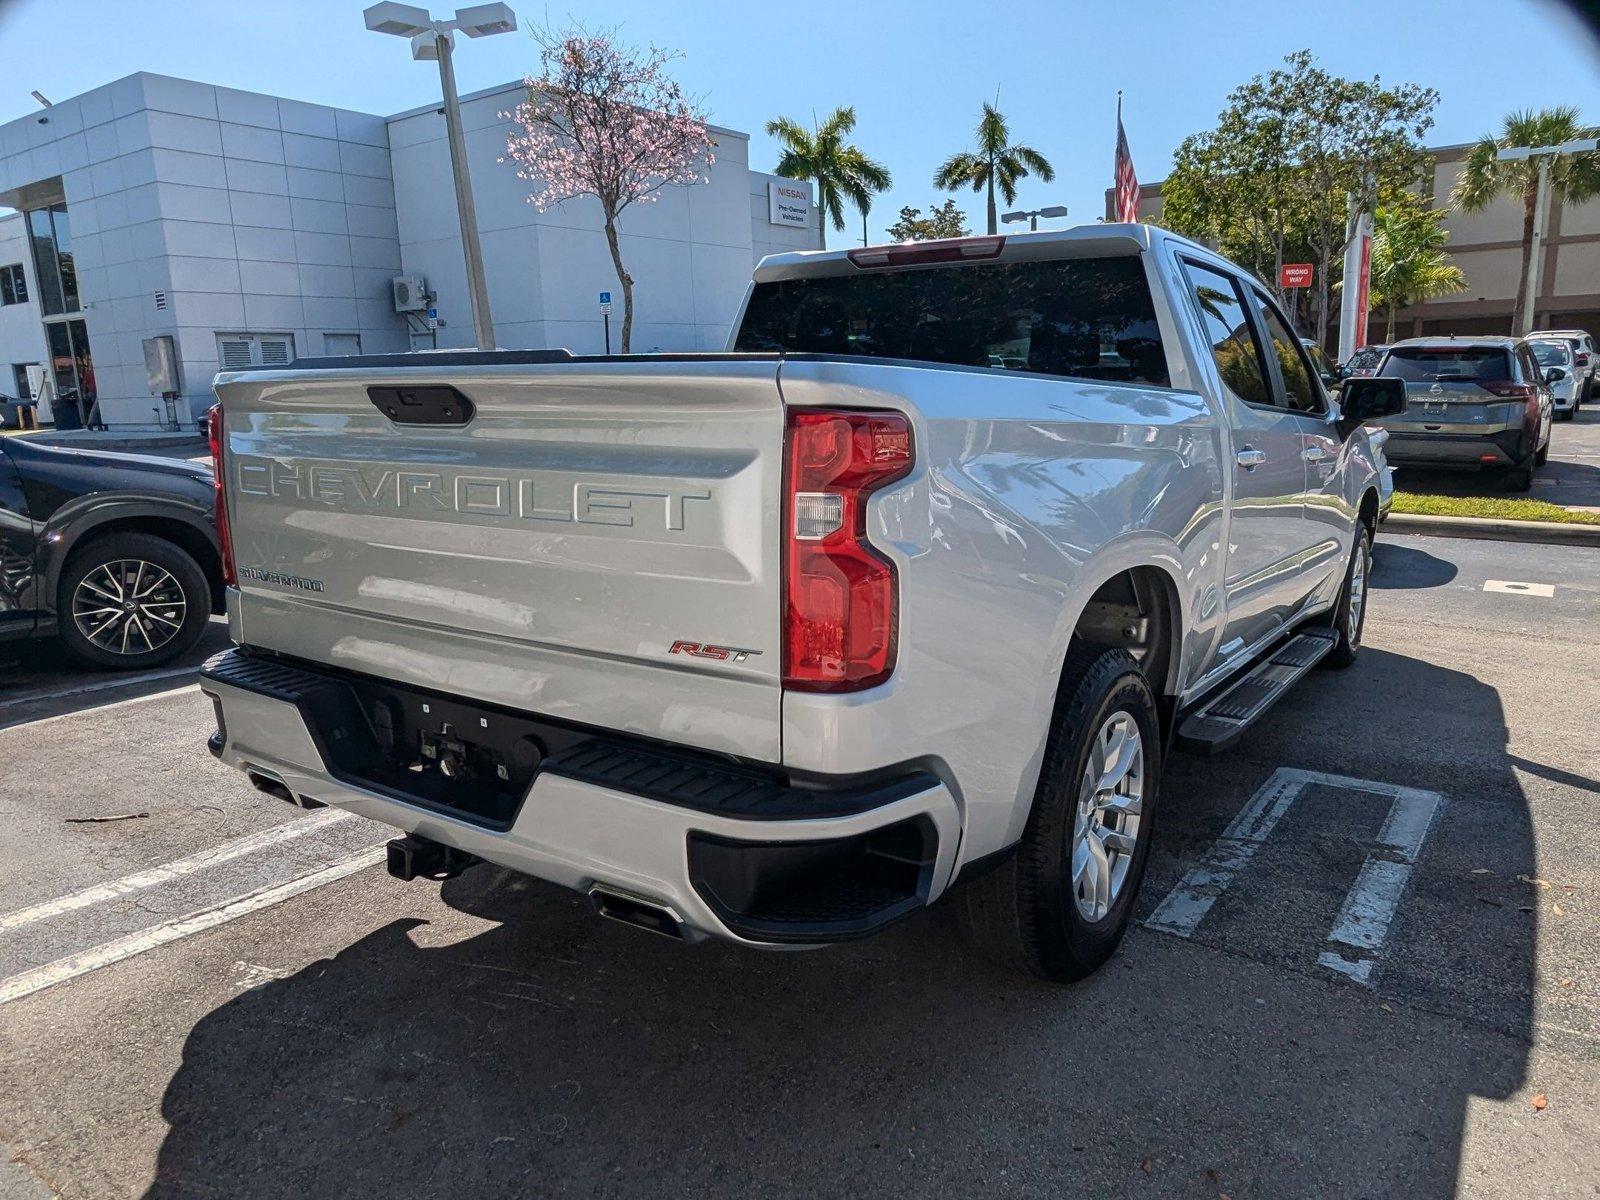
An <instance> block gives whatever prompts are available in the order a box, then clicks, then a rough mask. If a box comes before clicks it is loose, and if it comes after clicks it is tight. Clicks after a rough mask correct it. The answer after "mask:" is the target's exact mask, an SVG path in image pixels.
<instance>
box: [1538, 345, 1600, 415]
mask: <svg viewBox="0 0 1600 1200" xmlns="http://www.w3.org/2000/svg"><path fill="white" fill-rule="evenodd" d="M1524 337H1525V338H1526V339H1527V340H1528V341H1550V340H1552V339H1560V340H1561V341H1563V342H1566V343H1567V345H1569V346H1571V347H1572V362H1573V371H1572V373H1573V376H1574V378H1576V379H1577V381H1578V397H1577V402H1578V404H1580V405H1583V404H1587V403H1589V401H1590V399H1591V398H1593V396H1594V373H1595V369H1596V368H1597V367H1600V357H1597V351H1596V350H1595V344H1594V336H1593V335H1592V334H1589V333H1585V332H1584V331H1583V330H1582V329H1542V330H1539V331H1538V332H1536V333H1529V334H1525V335H1524Z"/></svg>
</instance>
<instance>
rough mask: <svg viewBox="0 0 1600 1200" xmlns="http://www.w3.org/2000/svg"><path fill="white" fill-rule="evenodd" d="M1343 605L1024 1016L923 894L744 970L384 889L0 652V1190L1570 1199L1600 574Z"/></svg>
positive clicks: (666, 947) (1555, 555) (376, 876)
mask: <svg viewBox="0 0 1600 1200" xmlns="http://www.w3.org/2000/svg"><path fill="white" fill-rule="evenodd" d="M1372 585H1373V589H1374V590H1373V594H1372V601H1371V605H1372V606H1371V609H1370V616H1369V620H1368V625H1367V637H1366V641H1367V645H1366V648H1365V650H1364V651H1363V654H1362V657H1361V659H1360V661H1359V662H1358V663H1357V665H1356V666H1355V667H1354V668H1352V669H1351V670H1349V671H1346V672H1343V673H1334V672H1317V673H1315V674H1314V675H1313V676H1311V677H1310V679H1309V680H1308V681H1306V682H1303V683H1302V684H1300V685H1299V686H1298V688H1297V689H1296V692H1295V693H1294V694H1292V695H1291V696H1290V697H1289V699H1288V700H1286V701H1285V702H1284V703H1283V704H1281V705H1280V706H1279V707H1278V709H1277V710H1276V711H1275V712H1274V713H1273V714H1271V715H1270V717H1269V718H1268V719H1267V720H1266V721H1265V722H1264V723H1263V725H1262V726H1260V727H1258V728H1257V729H1256V730H1255V731H1253V732H1252V733H1251V734H1250V736H1249V737H1248V738H1247V739H1246V740H1245V741H1244V743H1242V744H1241V745H1240V746H1239V747H1238V748H1237V749H1236V750H1234V751H1233V752H1232V753H1230V754H1228V755H1226V756H1223V757H1220V758H1215V759H1196V758H1188V757H1177V758H1175V759H1173V760H1172V763H1171V765H1170V767H1169V770H1168V776H1167V779H1166V786H1165V807H1164V810H1163V812H1162V814H1161V817H1160V824H1159V825H1158V827H1157V842H1156V845H1155V851H1154V855H1153V857H1152V866H1151V871H1150V874H1149V876H1148V878H1147V880H1146V883H1145V887H1144V891H1143V893H1142V895H1141V910H1140V918H1141V924H1140V925H1139V926H1138V927H1137V928H1135V929H1134V931H1133V932H1132V933H1131V934H1130V936H1129V938H1128V940H1127V942H1126V943H1125V944H1124V946H1123V949H1122V951H1121V953H1120V954H1119V956H1118V957H1117V958H1116V959H1115V960H1113V962H1112V963H1111V964H1110V965H1109V967H1108V968H1107V969H1105V970H1104V971H1102V972H1101V973H1100V974H1099V975H1097V976H1096V977H1095V978H1093V979H1091V980H1090V981H1088V982H1087V983H1085V984H1083V985H1080V986H1078V987H1075V988H1067V989H1063V988H1057V987H1051V986H1046V985H1042V984H1037V983H1033V982H1028V981H1023V980H1019V979H1017V978H1014V977H1011V976H1009V975H1007V974H1005V973H1003V972H1001V971H999V970H997V969H995V968H993V967H991V966H989V965H988V964H987V962H986V961H985V960H984V959H983V958H982V957H980V956H978V955H975V954H973V953H971V952H970V950H969V949H968V948H966V947H965V946H964V945H963V944H962V943H961V941H960V939H959V937H958V935H957V932H956V930H955V929H954V926H953V924H952V922H951V921H950V920H949V918H948V916H947V915H946V914H944V913H941V912H939V911H937V910H936V911H934V912H932V913H928V914H924V915H923V916H921V917H919V918H917V919H914V920H912V921H909V922H907V923H905V924H903V925H901V926H899V927H897V928H896V929H894V930H892V931H891V932H889V933H887V934H885V935H884V936H882V937H880V938H878V939H875V940H872V941H869V942H865V943H861V944H856V945H852V946H848V947H844V948H839V949H832V950H824V951H817V952H813V953H805V954H751V953H747V952H741V951H738V950H734V949H730V948H726V947H720V946H708V947H701V948H699V949H695V950H684V949H681V948H679V947H677V946H675V945H673V944H671V943H668V942H666V941H665V940H664V939H655V938H652V937H650V936H649V935H646V934H641V933H639V932H637V931H634V930H632V929H628V928H624V927H621V926H617V925H612V924H609V923H605V922H602V921H601V920H599V919H598V918H596V917H594V916H593V915H591V913H590V911H589V909H588V907H587V905H586V903H584V902H583V901H581V900H580V898H578V897H576V896H573V895H570V894H568V893H565V892H562V891H559V890H556V889H552V888H549V887H547V886H545V885H542V884H537V883H533V882H530V881H527V880H522V879H518V878H516V877H513V876H510V875H507V874H505V873H503V872H499V871H496V870H494V869H491V868H488V867H479V868H476V869H474V870H473V871H470V872H468V873H467V874H466V875H464V876H462V877H461V878H459V879H457V880H453V881H450V882H448V883H446V884H444V885H442V886H441V885H438V884H428V883H421V882H416V883H411V884H400V883H397V882H394V881H392V880H391V879H390V878H389V877H388V876H387V875H386V874H384V872H383V869H382V867H381V866H378V865H374V859H373V857H372V854H371V848H372V847H375V846H377V845H380V844H381V843H382V842H383V841H384V840H385V839H386V837H387V836H388V833H387V832H386V831H385V830H383V829H381V828H379V827H376V826H373V825H369V824H366V823H365V822H363V821H361V820H359V819H357V818H354V817H340V816H337V815H334V814H330V813H328V812H326V811H323V812H316V813H305V812H301V811H300V810H297V809H293V808H290V807H288V806H286V805H283V804H281V803H279V802H277V801H274V800H271V799H269V798H267V797H264V796H262V795H260V794H258V793H256V792H253V791H251V790H250V789H249V788H248V787H247V786H246V784H245V782H244V781H243V779H242V778H239V777H237V776H236V775H234V774H233V773H232V772H229V771H227V770H226V769H224V768H222V767H221V766H220V765H219V764H217V763H216V762H215V761H214V760H212V758H211V757H210V756H209V755H208V754H207V753H206V750H205V746H204V741H205V737H206V735H207V734H208V733H209V732H210V730H211V728H212V717H211V710H210V706H209V704H208V703H207V702H206V700H205V699H204V697H202V696H201V695H200V694H199V693H198V691H196V690H195V689H193V688H192V687H191V686H189V685H188V681H187V680H186V678H185V677H184V676H183V675H181V674H178V675H167V676H164V677H161V678H157V679H150V680H145V681H134V682H131V683H130V682H127V681H121V682H118V683H116V684H115V685H113V686H105V685H106V684H107V683H108V681H107V680H106V679H105V678H104V677H93V676H85V675H78V674H74V673H71V672H70V671H67V670H65V669H64V668H63V667H62V665H61V664H59V663H56V662H42V661H39V660H38V652H37V651H30V652H29V653H31V654H33V655H34V658H33V659H32V660H30V661H29V662H27V663H15V664H13V666H12V667H11V668H10V670H11V672H12V683H11V686H9V687H8V688H7V690H6V693H5V694H4V695H3V696H0V763H3V764H4V766H3V775H0V817H3V819H4V820H5V821H6V823H7V826H8V836H7V837H5V838H4V839H0V1081H3V1083H0V1196H6V1197H12V1196H16V1197H30V1198H31V1197H40V1196H49V1195H52V1194H56V1193H59V1194H62V1195H66V1196H74V1197H76V1196H85V1197H112V1196H118V1197H120V1196H147V1197H249V1196H282V1195H323V1196H335V1195H366V1194H379V1193H381V1194H385V1195H394V1196H436V1195H440V1194H463V1193H466V1194H475V1195H504V1194H518V1195H583V1196H640V1195H683V1196H717V1197H723V1196H726V1197H739V1198H744V1197H753V1196H797V1195H807V1196H844V1195H851V1196H930V1195H948V1196H976V1195H1000V1196H1051V1197H1059V1196H1075V1195H1141V1196H1143V1195H1149V1196H1196V1197H1217V1196H1220V1195H1227V1196H1231V1197H1234V1198H1235V1200H1237V1198H1239V1197H1244V1196H1272V1197H1278V1196H1327V1195H1340V1196H1376V1195H1396V1194H1405V1195H1410V1196H1449V1195H1470V1196H1507V1197H1511V1196H1515V1197H1519V1198H1520V1197H1534V1196H1594V1195H1596V1194H1600V953H1597V947H1600V896H1597V889H1600V865H1597V864H1600V735H1597V733H1596V729H1597V725H1600V649H1597V643H1600V638H1597V632H1596V631H1597V629H1600V551H1594V550H1585V549H1571V548H1559V547H1542V546H1525V545H1515V544H1506V543H1490V542H1474V541H1461V540H1453V539H1428V538H1418V537H1401V536H1386V537H1383V538H1381V539H1380V544H1379V547H1378V551H1377V557H1376V562H1375V570H1374V575H1373V580H1372ZM224 638H225V631H224V630H222V629H221V627H220V626H217V625H214V626H213V628H212V630H211V632H210V634H208V638H207V641H206V643H205V644H203V645H202V647H201V648H200V649H199V650H197V652H196V654H195V658H196V660H198V659H199V658H202V657H204V654H205V653H206V652H208V651H209V650H213V649H215V648H217V647H218V646H220V645H221V644H222V643H223V641H224ZM83 688H94V689H96V690H92V691H84V690H78V689H83ZM134 814H147V815H134ZM106 817H121V818H126V819H121V820H109V821H85V818H106ZM6 1160H9V1167H8V1166H6V1165H4V1164H5V1161H6Z"/></svg>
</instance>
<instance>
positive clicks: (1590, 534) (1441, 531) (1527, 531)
mask: <svg viewBox="0 0 1600 1200" xmlns="http://www.w3.org/2000/svg"><path fill="white" fill-rule="evenodd" d="M1382 528H1383V529H1384V530H1387V531H1388V532H1390V533H1420V534H1426V535H1428V536H1430V537H1458V538H1482V539H1483V540H1485V541H1491V542H1534V543H1540V544H1543V545H1547V546H1600V525H1568V524H1564V523H1562V522H1560V521H1499V520H1491V519H1489V518H1486V517H1435V516H1427V515H1424V514H1422V513H1390V514H1389V517H1388V519H1387V520H1385V521H1384V522H1383V526H1382Z"/></svg>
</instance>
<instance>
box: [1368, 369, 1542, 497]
mask: <svg viewBox="0 0 1600 1200" xmlns="http://www.w3.org/2000/svg"><path fill="white" fill-rule="evenodd" d="M1564 374H1565V373H1564V372H1562V371H1561V370H1560V368H1557V367H1552V368H1550V369H1549V371H1546V370H1545V369H1544V368H1542V367H1540V366H1539V363H1538V360H1537V359H1536V358H1535V357H1534V354H1533V348H1532V346H1530V345H1529V344H1528V343H1527V342H1524V341H1519V340H1518V339H1516V338H1509V337H1474V338H1454V337H1444V338H1440V337H1435V338H1411V339H1409V340H1407V341H1402V342H1396V343H1395V344H1394V345H1393V346H1390V347H1389V351H1388V353H1387V354H1385V355H1384V358H1383V364H1382V366H1380V367H1379V368H1378V378H1380V379H1398V380H1402V381H1403V382H1404V383H1405V388H1406V408H1405V411H1404V412H1402V413H1400V414H1398V415H1396V416H1392V417H1387V418H1385V419H1384V420H1383V422H1382V424H1383V426H1384V428H1386V429H1387V430H1388V431H1389V441H1388V443H1387V445H1385V447H1384V454H1385V455H1386V456H1387V458H1388V460H1389V462H1390V463H1392V464H1394V465H1395V466H1397V467H1402V466H1425V467H1466V468H1472V469H1482V468H1491V469H1497V470H1504V471H1505V472H1506V482H1507V486H1508V487H1509V488H1510V489H1511V490H1513V491H1518V492H1525V491H1527V490H1528V489H1529V488H1530V487H1532V486H1533V473H1534V470H1535V468H1537V467H1540V466H1543V465H1544V461H1545V458H1546V456H1548V455H1549V453H1550V426H1551V421H1552V419H1553V418H1552V413H1553V411H1554V409H1553V406H1552V402H1551V397H1550V386H1551V384H1552V383H1555V382H1559V381H1560V379H1561V378H1563V377H1564Z"/></svg>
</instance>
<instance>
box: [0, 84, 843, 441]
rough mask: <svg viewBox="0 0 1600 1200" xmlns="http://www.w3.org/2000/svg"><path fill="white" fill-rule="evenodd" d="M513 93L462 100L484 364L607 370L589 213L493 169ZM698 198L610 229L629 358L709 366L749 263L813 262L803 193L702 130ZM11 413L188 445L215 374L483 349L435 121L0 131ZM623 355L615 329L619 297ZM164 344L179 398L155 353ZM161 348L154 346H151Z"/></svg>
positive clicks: (805, 188) (255, 112) (668, 203)
mask: <svg viewBox="0 0 1600 1200" xmlns="http://www.w3.org/2000/svg"><path fill="white" fill-rule="evenodd" d="M522 98H523V88H522V85H521V84H508V85H506V86H503V87H497V88H492V89H489V90H486V91H482V92H477V93H474V94H472V95H468V96H463V97H462V105H461V107H462V121H463V126H464V129H465V135H466V146H467V157H468V162H469V165H470V170H471V173H472V185H473V194H474V197H475V201H476V207H477V214H478V224H479V229H480V235H481V240H482V244H483V257H484V263H485V274H486V276H487V281H488V290H489V300H490V308H491V310H492V312H493V316H494V323H495V340H496V344H497V345H499V346H501V347H515V348H522V347H553V346H564V347H567V348H568V349H570V350H572V351H574V352H575V353H598V352H600V351H601V350H603V349H604V347H605V340H606V330H605V323H604V315H603V314H602V312H601V308H600V303H599V298H600V293H601V292H615V291H617V280H616V274H615V271H614V268H613V267H612V263H611V256H610V253H609V251H608V249H607V247H606V240H605V235H604V232H603V230H602V226H601V218H600V209H599V205H598V203H597V202H595V201H594V200H592V199H588V198H584V199H579V200H571V201H568V202H566V203H565V204H562V205H558V206H556V207H554V208H552V209H549V210H548V211H545V212H540V211H538V210H537V209H535V208H534V207H533V206H532V205H530V204H529V203H527V199H526V197H527V184H526V183H525V182H524V181H522V180H519V179H517V177H516V174H515V169H514V168H513V166H512V165H511V164H510V163H504V162H500V161H499V159H500V157H501V156H502V155H503V154H504V150H505V145H506V134H507V131H508V130H509V128H510V122H509V120H508V119H507V118H505V117H503V116H502V115H501V114H502V113H504V112H507V111H509V110H510V109H512V108H513V107H514V106H515V105H516V104H517V103H518V102H519V101H520V100H521V99H522ZM711 134H712V139H713V142H714V148H715V154H716V161H715V163H714V164H713V165H712V167H711V168H710V171H709V179H708V180H707V182H705V183H703V184H699V185H695V186H688V187H681V186H673V187H668V188H665V189H663V190H662V192H661V193H660V194H659V197H658V199H657V200H655V201H654V202H653V203H647V204H639V205H635V206H633V207H632V208H630V209H629V210H627V211H626V212H625V213H624V214H623V215H622V218H621V220H620V222H619V229H620V233H621V250H622V257H623V262H624V264H625V265H626V266H627V268H628V271H629V273H630V274H631V275H632V276H633V278H634V280H635V289H634V292H635V315H634V327H633V345H632V348H633V349H634V350H636V351H649V350H718V349H721V348H722V346H723V345H724V342H725V340H726V338H727V335H728V327H729V324H730V322H731V321H732V319H733V316H734V314H735V312H736V311H737V308H738V305H739V303H740V300H741V299H742V297H743V295H744V290H745V287H746V285H747V283H748V282H749V279H750V272H751V267H752V266H753V265H754V263H755V262H756V261H758V260H759V259H760V258H761V257H762V256H763V255H766V254H771V253H776V252H780V251H785V250H794V249H806V248H812V247H815V246H818V245H820V242H821V234H820V227H819V225H818V219H819V214H818V212H817V210H816V208H815V205H814V204H812V202H811V189H810V186H809V185H808V184H806V183H798V182H796V181H794V180H788V179H779V178H778V177H776V176H771V175H765V174H762V173H759V172H753V171H751V170H750V167H749V135H747V134H743V133H739V132H736V131H734V130H731V129H722V128H718V127H715V126H713V127H712V129H711ZM6 208H9V209H15V210H17V211H16V212H14V213H11V214H8V215H4V216H0V394H4V395H8V396H12V397H16V396H22V397H23V398H29V397H32V396H34V395H35V393H37V392H42V393H43V394H42V396H39V397H38V398H40V399H41V400H42V402H43V406H44V413H45V415H51V413H52V409H53V415H54V416H55V418H56V420H57V422H58V424H60V425H70V424H73V423H74V421H75V419H76V418H77V417H78V416H79V415H80V414H82V415H84V416H88V417H89V418H90V419H91V420H94V421H98V422H103V423H105V424H106V425H108V426H110V427H112V428H156V427H159V426H160V425H161V424H162V423H163V422H165V421H167V420H168V419H169V415H170V416H171V417H174V418H175V419H176V420H178V421H179V422H181V423H184V424H186V425H188V424H192V422H193V421H194V420H195V418H196V417H197V416H198V415H199V414H200V413H202V412H203V411H204V409H205V408H206V406H207V405H208V404H209V402H210V400H209V397H210V382H211V378H212V376H213V375H214V374H215V373H216V372H217V371H218V370H219V369H223V368H227V367H235V366H241V365H245V364H275V363H286V362H289V361H291V360H292V359H294V358H295V357H297V356H301V357H304V356H309V355H323V354H355V353H376V352H394V351H404V350H426V349H432V348H436V347H438V348H444V347H461V346H471V345H472V344H473V333H472V317H471V310H470V304H469V300H468V295H467V287H466V275H465V268H464V265H463V262H464V260H463V257H462V253H461V244H460V230H459V226H458V224H457V218H456V207H455V195H454V191H453V188H452V185H451V174H450V156H449V150H448V147H447V144H446V140H445V126H444V117H443V115H442V111H441V109H440V107H439V106H438V105H437V104H435V105H430V106H426V107H422V108H417V109H413V110H410V111H408V112H402V113H397V114H395V115H393V116H388V117H383V116H374V115H372V114H368V113H359V112H353V111H350V110H347V109H337V108H329V107H325V106H322V105H317V104H309V103H305V102H303V101H300V100H290V99H286V98H283V97H278V96H267V95H260V94H257V93H252V92H242V91H236V90H234V89H231V88H224V87H214V86H212V85H210V84H204V83H196V82H193V81H191V80H185V79H174V78H169V77H166V76H160V75H150V74H145V73H140V74H137V75H130V76H128V77H127V78H125V79H120V80H117V81H116V82H115V83H111V84H107V85H106V86H104V87H101V88H96V89H95V90H93V91H91V92H86V93H84V94H83V95H81V96H76V97H74V98H72V99H70V100H63V101H60V102H59V103H56V104H53V105H51V106H50V107H48V108H41V109H40V110H39V111H37V112H34V113H30V114H28V115H27V116H25V117H22V118H19V119H17V120H14V121H11V122H9V123H6V124H4V125H0V211H3V210H4V209H6ZM617 299H618V301H619V303H618V304H617V310H616V311H615V312H614V313H613V314H612V322H613V329H612V337H613V346H614V348H615V342H614V339H615V337H616V329H615V326H616V325H617V324H620V318H621V312H620V308H621V306H620V295H619V296H618V297H617ZM163 337H165V338H170V339H171V344H170V349H171V350H172V351H173V352H174V356H175V359H176V367H177V370H176V380H175V381H173V382H175V383H176V387H175V389H174V390H173V392H172V394H170V395H166V396H163V395H162V394H161V391H160V385H159V382H157V383H156V387H157V390H154V391H153V390H152V383H153V382H155V381H153V378H152V375H151V373H150V372H149V371H148V370H147V363H146V353H147V350H152V351H155V350H160V349H163V348H165V347H163V346H162V345H161V344H160V343H159V342H157V341H156V339H161V338H163ZM152 343H153V345H152Z"/></svg>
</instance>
